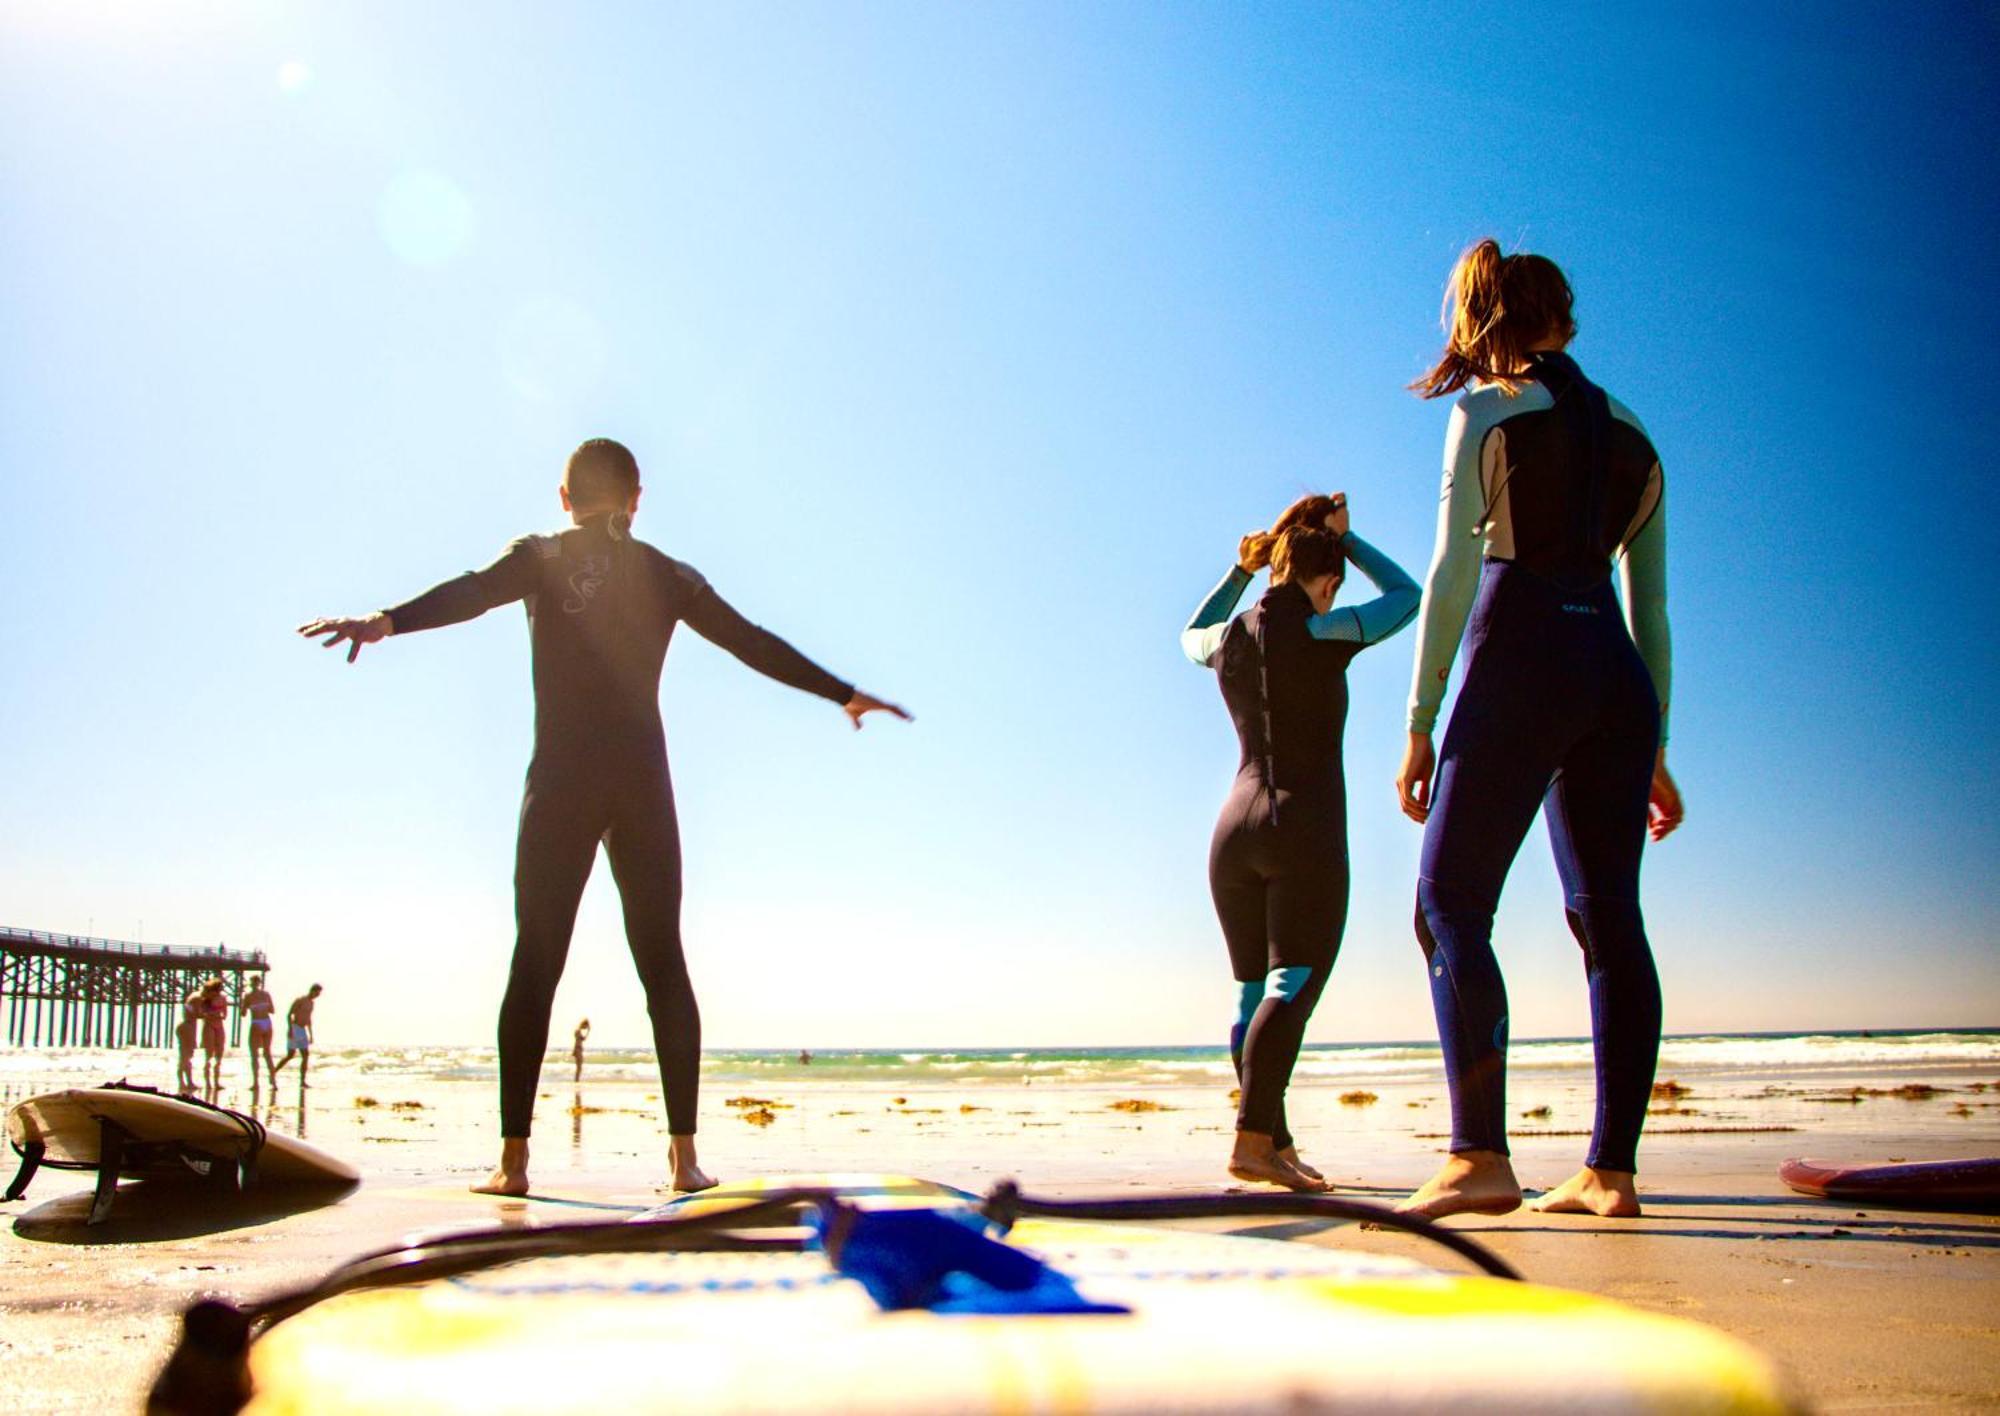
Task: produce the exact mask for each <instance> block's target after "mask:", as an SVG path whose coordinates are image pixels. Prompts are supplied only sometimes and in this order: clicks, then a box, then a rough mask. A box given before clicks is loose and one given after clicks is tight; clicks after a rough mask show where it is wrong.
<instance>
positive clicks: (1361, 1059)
mask: <svg viewBox="0 0 2000 1416" xmlns="http://www.w3.org/2000/svg"><path fill="white" fill-rule="evenodd" d="M586 1058H587V1064H586V1065H587V1070H586V1074H585V1075H586V1077H587V1078H588V1079H589V1080H590V1081H591V1082H593V1083H600V1084H601V1083H616V1082H630V1083H634V1084H643V1085H652V1086H656V1085H657V1083H658V1080H659V1073H658V1071H657V1069H656V1068H655V1066H654V1061H653V1053H652V1050H651V1049H650V1048H615V1047H592V1048H590V1049H588V1051H587V1053H586ZM229 1065H230V1066H231V1068H232V1069H234V1068H236V1067H238V1066H240V1065H241V1053H240V1050H235V1051H232V1054H231V1058H230V1063H229ZM1508 1065H1509V1068H1510V1070H1511V1071H1513V1072H1514V1073H1516V1074H1521V1073H1539V1074H1543V1075H1544V1076H1545V1077H1547V1078H1548V1079H1550V1080H1554V1079H1556V1078H1557V1077H1559V1076H1560V1075H1561V1074H1563V1073H1575V1074H1578V1075H1587V1074H1588V1072H1589V1070H1590V1066H1591V1045H1590V1040H1589V1039H1588V1038H1546V1039H1527V1040H1516V1041H1515V1042H1514V1044H1513V1046H1512V1048H1511V1050H1510V1052H1509V1058H1508ZM570 1066H571V1063H570V1059H569V1055H568V1052H567V1050H566V1049H552V1050H551V1051H550V1053H549V1057H548V1063H547V1067H548V1070H547V1071H546V1072H545V1073H544V1078H545V1084H547V1083H550V1082H554V1081H557V1080H559V1079H562V1078H564V1077H566V1076H567V1074H568V1072H569V1069H570ZM495 1069H496V1058H495V1053H494V1049H493V1048H492V1047H490V1046H484V1047H444V1046H402V1047H379V1046H378V1047H338V1046H332V1047H325V1048H321V1049H317V1050H315V1051H314V1053H313V1062H312V1071H313V1075H314V1077H315V1078H317V1079H319V1080H321V1081H324V1082H328V1083H332V1084H336V1085H344V1084H353V1085H363V1084H375V1085H387V1084H390V1083H407V1084H422V1083H425V1082H431V1083H452V1082H481V1083H490V1082H492V1081H493V1080H494V1077H495ZM1961 1069H1965V1070H1974V1069H1987V1070H1986V1072H1985V1075H1983V1076H1982V1077H1981V1079H1982V1080H1986V1081H1991V1082H1995V1083H1997V1084H2000V1028H1978V1029H1967V1030H1961V1031H1950V1032H1935V1031H1915V1030H1901V1031H1875V1032H1831V1033H1783V1034H1779V1033H1739V1034H1713V1035H1704V1036H1682V1037H1669V1038H1668V1039H1666V1041H1665V1043H1664V1044H1663V1046H1662V1047H1661V1051H1660V1075H1661V1076H1662V1077H1668V1076H1673V1077H1679V1078H1683V1079H1685V1078H1688V1077H1693V1076H1703V1075H1706V1076H1720V1075H1729V1076H1735V1077H1741V1078H1749V1079H1755V1078H1768V1079H1772V1080H1777V1079H1781V1078H1798V1079H1812V1078H1816V1077H1817V1078H1829V1079H1830V1078H1835V1077H1850V1076H1852V1077H1859V1076H1866V1075H1887V1074H1891V1073H1904V1072H1916V1071H1925V1070H1933V1071H1935V1070H1961ZM172 1074H173V1057H172V1054H171V1053H170V1052H168V1051H166V1050H164V1049H150V1050H149V1049H135V1050H130V1051H125V1050H112V1049H101V1048H99V1049H86V1048H67V1049H41V1050H32V1049H18V1048H0V1078H4V1079H6V1080H7V1081H9V1082H13V1083H33V1082H35V1081H37V1080H39V1079H43V1078H47V1079H49V1080H56V1079H62V1080H66V1081H67V1080H73V1079H77V1078H90V1079H95V1080H102V1079H106V1078H111V1077H125V1078H128V1079H129V1080H131V1081H133V1082H146V1083H154V1084H157V1083H159V1082H170V1081H171V1080H172ZM702 1075H703V1077H704V1079H705V1080H706V1081H708V1082H711V1083H716V1084H721V1085H732V1084H740V1085H744V1086H751V1087H754V1086H756V1085H757V1084H759V1083H778V1082H783V1083H785V1084H786V1085H789V1086H850V1087H885V1088H897V1089H904V1088H923V1087H961V1088H962V1087H968V1086H1010V1087H1011V1086H1020V1085H1024V1084H1025V1085H1032V1086H1066V1087H1131V1086H1213V1085H1216V1084H1218V1083H1226V1084H1230V1085H1233V1077H1232V1075H1231V1069H1230V1063H1229V1053H1228V1051H1227V1050H1226V1049H1225V1048H1222V1047H1217V1046H1205V1047H1185V1046H1183V1047H1090V1048H1085V1047H1079V1048H1050V1047H1041V1048H986V1047H982V1048H960V1049H950V1048H908V1049H892V1048H874V1049H859V1048H855V1049H849V1048H828V1049H823V1050H817V1051H815V1052H814V1054H813V1059H812V1062H811V1063H810V1065H807V1064H803V1063H801V1062H800V1060H799V1055H798V1053H796V1052H793V1051H779V1050H765V1049H744V1050H726V1049H719V1050H714V1051H710V1052H708V1053H707V1054H705V1055H704V1057H703V1060H702ZM1442 1076H1443V1063H1442V1061H1441V1059H1440V1056H1439V1051H1438V1045H1437V1044H1436V1043H1435V1042H1373V1043H1321V1044H1315V1045H1312V1046H1309V1047H1307V1048H1306V1049H1305V1051H1304V1053H1303V1054H1302V1055H1301V1056H1300V1058H1299V1065H1298V1068H1297V1070H1296V1072H1295V1073H1294V1080H1295V1084H1298V1085H1304V1086H1311V1085H1315V1084H1318V1085H1334V1084H1361V1083H1385V1084H1386V1083H1395V1082H1416V1083H1422V1082H1430V1081H1439V1080H1441V1079H1442Z"/></svg>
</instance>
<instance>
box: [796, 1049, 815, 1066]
mask: <svg viewBox="0 0 2000 1416" xmlns="http://www.w3.org/2000/svg"><path fill="white" fill-rule="evenodd" d="M812 1064H813V1055H812V1054H811V1053H810V1052H807V1051H805V1050H804V1049H801V1050H800V1052H799V1065H800V1066H801V1067H810V1066H812Z"/></svg>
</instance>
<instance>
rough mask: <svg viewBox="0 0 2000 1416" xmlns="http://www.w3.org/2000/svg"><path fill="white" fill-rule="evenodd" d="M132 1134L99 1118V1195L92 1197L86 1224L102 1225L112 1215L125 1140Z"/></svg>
mask: <svg viewBox="0 0 2000 1416" xmlns="http://www.w3.org/2000/svg"><path fill="white" fill-rule="evenodd" d="M130 1134H131V1133H130V1132H129V1131H127V1130H126V1129H125V1128H124V1127H123V1126H121V1125H119V1124H118V1123H117V1122H116V1121H112V1120H110V1119H108V1118H106V1117H102V1116H100V1117H99V1118H98V1120H97V1193H96V1194H95V1195H94V1196H92V1197H91V1201H90V1218H89V1219H87V1220H85V1221H84V1223H85V1224H102V1223H103V1222H104V1217H105V1216H106V1215H108V1214H110V1213H111V1201H112V1200H113V1199H114V1198H116V1197H117V1194H118V1167H119V1165H120V1164H121V1163H122V1162H123V1161H124V1159H125V1140H126V1137H127V1136H129V1135H130Z"/></svg>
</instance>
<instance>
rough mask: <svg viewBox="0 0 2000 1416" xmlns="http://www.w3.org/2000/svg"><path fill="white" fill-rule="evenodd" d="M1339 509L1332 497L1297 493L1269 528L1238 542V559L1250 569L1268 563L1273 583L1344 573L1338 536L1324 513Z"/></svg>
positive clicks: (1261, 566) (1279, 583) (1345, 562)
mask: <svg viewBox="0 0 2000 1416" xmlns="http://www.w3.org/2000/svg"><path fill="white" fill-rule="evenodd" d="M1339 509H1340V503H1339V502H1337V501H1335V500H1334V499H1333V498H1332V497H1328V496H1316V495H1315V496H1304V497H1300V498H1299V499H1298V500H1297V501H1295V502H1293V503H1292V504H1291V505H1290V506H1288V507H1286V508H1285V514H1284V515H1283V516H1280V517H1279V518H1278V519H1277V521H1276V522H1274V523H1273V524H1272V526H1271V529H1270V530H1269V531H1252V532H1251V533H1250V534H1249V535H1248V536H1245V537H1244V538H1243V539H1242V540H1241V541H1240V542H1238V543H1237V547H1236V559H1237V563H1238V564H1240V565H1241V566H1242V567H1243V568H1244V569H1245V570H1250V571H1258V570H1262V569H1263V568H1264V567H1265V566H1269V567H1270V568H1271V583H1272V584H1273V585H1283V584H1284V583H1285V582H1286V581H1288V580H1312V579H1315V578H1316V577H1318V576H1322V575H1327V574H1332V575H1342V576H1344V575H1345V574H1346V573H1347V558H1346V557H1345V556H1344V555H1342V554H1341V550H1340V537H1338V536H1336V535H1334V534H1333V532H1331V531H1329V530H1327V529H1326V519H1327V517H1329V516H1331V515H1333V513H1334V512H1336V511H1338V510H1339Z"/></svg>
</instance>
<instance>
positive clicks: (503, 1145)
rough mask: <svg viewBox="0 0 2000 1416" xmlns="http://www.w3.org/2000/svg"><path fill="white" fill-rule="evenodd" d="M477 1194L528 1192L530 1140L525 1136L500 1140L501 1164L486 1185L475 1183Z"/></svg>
mask: <svg viewBox="0 0 2000 1416" xmlns="http://www.w3.org/2000/svg"><path fill="white" fill-rule="evenodd" d="M472 1193H473V1194H475V1195H514V1196H520V1195H525V1194H527V1193H528V1142H527V1139H526V1138H525V1137H518V1136H509V1137H506V1138H505V1139H503V1140H502V1141H501V1142H500V1164H499V1165H498V1166H496V1167H495V1168H494V1171H493V1173H492V1174H491V1175H489V1176H487V1177H486V1183H485V1184H484V1185H474V1186H473V1187H472Z"/></svg>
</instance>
